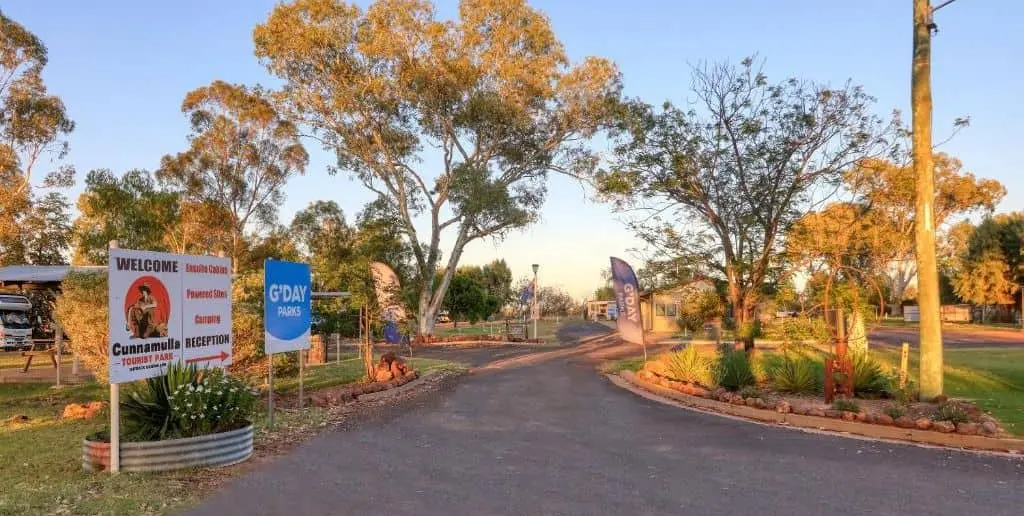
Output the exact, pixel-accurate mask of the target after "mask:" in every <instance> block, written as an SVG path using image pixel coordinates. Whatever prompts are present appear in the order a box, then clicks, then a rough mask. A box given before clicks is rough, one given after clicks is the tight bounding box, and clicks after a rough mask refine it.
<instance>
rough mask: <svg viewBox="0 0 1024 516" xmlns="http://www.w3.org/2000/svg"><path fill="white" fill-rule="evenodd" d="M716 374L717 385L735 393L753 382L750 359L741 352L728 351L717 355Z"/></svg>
mask: <svg viewBox="0 0 1024 516" xmlns="http://www.w3.org/2000/svg"><path fill="white" fill-rule="evenodd" d="M716 373H717V374H716V376H717V380H718V382H717V383H718V385H720V386H722V387H724V388H726V389H729V390H730V391H737V390H739V389H741V388H743V387H745V386H747V385H753V384H754V382H755V378H754V371H753V370H752V369H751V367H750V357H748V356H747V353H746V352H744V351H742V350H728V351H725V352H724V353H721V354H719V355H718V367H717V368H716Z"/></svg>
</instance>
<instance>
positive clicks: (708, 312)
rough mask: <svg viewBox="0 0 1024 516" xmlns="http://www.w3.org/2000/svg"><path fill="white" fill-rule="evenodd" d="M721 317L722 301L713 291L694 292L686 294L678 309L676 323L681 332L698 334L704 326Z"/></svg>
mask: <svg viewBox="0 0 1024 516" xmlns="http://www.w3.org/2000/svg"><path fill="white" fill-rule="evenodd" d="M720 315H722V300H721V298H719V297H718V293H717V292H715V291H713V290H712V291H704V290H696V291H692V292H687V294H686V296H685V298H684V299H683V302H682V304H681V305H680V307H679V318H678V319H677V320H676V323H677V324H678V325H679V328H680V329H682V330H689V331H691V332H698V331H701V330H703V329H704V324H706V323H707V322H708V321H709V320H711V319H712V318H714V317H718V316H720Z"/></svg>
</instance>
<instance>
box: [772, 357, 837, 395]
mask: <svg viewBox="0 0 1024 516" xmlns="http://www.w3.org/2000/svg"><path fill="white" fill-rule="evenodd" d="M767 374H768V378H769V379H770V381H771V383H772V386H773V387H775V389H777V390H779V391H782V392H791V393H796V394H808V393H813V392H819V391H821V388H822V384H823V383H824V374H825V369H824V365H823V364H820V363H818V362H816V361H814V360H812V359H811V358H808V357H803V356H794V355H790V354H784V355H783V356H782V358H781V359H780V360H777V361H773V362H770V363H769V364H768V367H767Z"/></svg>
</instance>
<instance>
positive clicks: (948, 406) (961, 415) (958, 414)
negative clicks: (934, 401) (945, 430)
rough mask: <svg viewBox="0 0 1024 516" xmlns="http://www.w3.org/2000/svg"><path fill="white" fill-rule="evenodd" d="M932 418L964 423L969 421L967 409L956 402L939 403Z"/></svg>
mask: <svg viewBox="0 0 1024 516" xmlns="http://www.w3.org/2000/svg"><path fill="white" fill-rule="evenodd" d="M932 419H934V420H936V421H949V422H950V423H966V422H968V421H970V418H969V417H968V414H967V411H966V410H964V409H963V408H962V407H960V406H959V405H957V404H956V403H943V404H942V405H939V408H938V409H936V410H935V415H934V416H933V417H932Z"/></svg>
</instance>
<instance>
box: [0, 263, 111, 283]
mask: <svg viewBox="0 0 1024 516" xmlns="http://www.w3.org/2000/svg"><path fill="white" fill-rule="evenodd" d="M72 270H74V271H79V272H101V271H105V270H107V266H106V265H8V266H7V267H2V268H0V283H4V284H7V283H60V282H61V281H64V278H65V277H67V275H68V273H69V272H71V271H72Z"/></svg>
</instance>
